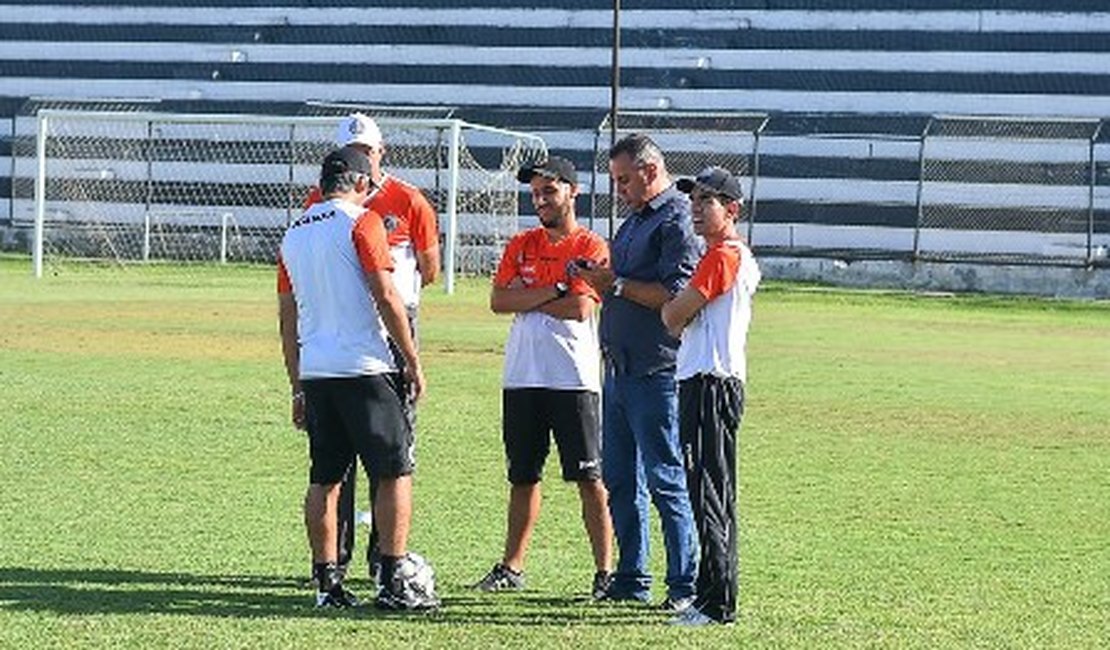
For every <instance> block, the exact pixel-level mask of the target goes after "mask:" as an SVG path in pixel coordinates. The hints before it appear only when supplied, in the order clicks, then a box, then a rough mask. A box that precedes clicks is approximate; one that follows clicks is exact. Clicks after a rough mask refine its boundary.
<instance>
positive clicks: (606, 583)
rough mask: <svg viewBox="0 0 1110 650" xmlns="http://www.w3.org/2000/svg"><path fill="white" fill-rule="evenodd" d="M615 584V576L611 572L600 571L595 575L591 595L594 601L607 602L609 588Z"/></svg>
mask: <svg viewBox="0 0 1110 650" xmlns="http://www.w3.org/2000/svg"><path fill="white" fill-rule="evenodd" d="M612 584H613V574H612V573H610V572H609V571H598V572H597V573H595V574H594V585H593V587H592V588H591V589H590V595H591V596H592V597H593V599H594V600H605V599H606V598H607V597H608V596H609V587H610V586H612Z"/></svg>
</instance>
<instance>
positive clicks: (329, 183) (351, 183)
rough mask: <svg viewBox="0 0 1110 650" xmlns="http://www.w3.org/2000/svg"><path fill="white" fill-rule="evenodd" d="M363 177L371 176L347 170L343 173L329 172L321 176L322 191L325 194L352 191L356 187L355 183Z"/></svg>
mask: <svg viewBox="0 0 1110 650" xmlns="http://www.w3.org/2000/svg"><path fill="white" fill-rule="evenodd" d="M363 177H365V178H369V177H368V176H366V174H362V173H359V172H355V171H346V172H343V173H341V174H328V175H327V176H323V177H321V178H320V192H321V193H322V194H323V195H324V196H327V195H329V194H341V193H344V192H350V191H352V190H354V189H355V185H357V184H358V179H360V178H363Z"/></svg>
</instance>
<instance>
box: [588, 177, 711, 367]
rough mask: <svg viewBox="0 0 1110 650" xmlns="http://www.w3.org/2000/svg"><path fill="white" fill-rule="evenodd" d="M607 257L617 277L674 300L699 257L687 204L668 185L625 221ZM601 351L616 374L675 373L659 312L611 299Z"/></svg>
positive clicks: (672, 341) (672, 343)
mask: <svg viewBox="0 0 1110 650" xmlns="http://www.w3.org/2000/svg"><path fill="white" fill-rule="evenodd" d="M609 256H610V261H611V264H612V267H613V272H614V273H616V274H617V276H618V277H622V278H627V279H629V280H636V281H639V282H659V283H662V285H663V286H664V287H666V288H667V289H668V290H669V291H670V292H671V293H672V294H675V293H678V292H679V291H681V290H682V289H683V288H685V287H686V284H687V283H688V282H689V281H690V276H692V275H693V274H694V268H695V267H696V266H697V263H698V258H699V257H700V256H701V240H700V239H699V238H698V237H697V236H696V235H694V226H693V221H692V220H691V216H690V200H689V198H688V197H687V196H686V195H685V194H683V193H682V192H679V191H678V190H677V189H675V187H674V186H673V185H672V186H670V187H668V188H667V189H666V190H664V191H663V192H661V193H660V194H659V195H658V196H656V197H655V198H653V199H652V200H651V201H649V202H648V204H647V205H645V206H644V207H643V209H642V210H640V211H639V212H634V213H632V214H631V215H629V216H628V218H626V219H625V220H624V223H623V224H621V227H620V228H619V229H617V234H616V236H615V237H614V238H613V241H612V243H611V244H610V253H609ZM601 350H602V352H603V353H604V355H605V361H606V363H607V364H608V367H609V369H610V370H611V371H612V372H615V373H617V374H630V375H634V376H644V375H648V374H652V373H656V372H660V371H667V372H674V369H675V356H676V354H677V351H678V339H676V338H674V337H672V336H671V335H670V334H668V333H667V328H666V327H664V326H663V320H662V318H660V316H659V311H658V310H656V309H648V308H647V307H644V306H643V305H640V304H639V303H636V302H633V301H631V300H626V299H625V298H619V297H616V296H613V294H612V293H609V294H608V295H606V296H605V301H604V303H602V306H601Z"/></svg>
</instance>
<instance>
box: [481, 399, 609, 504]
mask: <svg viewBox="0 0 1110 650" xmlns="http://www.w3.org/2000/svg"><path fill="white" fill-rule="evenodd" d="M501 403H502V416H501V438H502V440H503V441H504V443H505V457H506V459H507V461H508V465H509V482H510V483H512V484H513V485H531V484H533V483H537V482H539V480H540V477H541V476H542V474H543V465H544V461H545V460H547V453H548V451H549V450H550V448H551V434H552V433H553V434H554V435H555V444H556V446H557V447H558V449H559V460H560V461H561V463H562V466H563V480H565V481H587V480H593V479H600V478H601V420H600V418H599V417H598V395H597V393H594V392H590V391H587V390H555V389H550V388H511V389H505V390H504V391H503V392H502V393H501Z"/></svg>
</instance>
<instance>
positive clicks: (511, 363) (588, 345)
mask: <svg viewBox="0 0 1110 650" xmlns="http://www.w3.org/2000/svg"><path fill="white" fill-rule="evenodd" d="M599 350H600V347H599V345H598V340H597V321H596V318H595V317H593V316H591V317H590V318H587V319H586V320H584V321H578V320H573V319H567V320H563V319H560V318H555V317H554V316H548V315H547V314H544V313H542V312H538V311H529V312H522V313H519V314H516V315H515V316H514V317H513V325H512V327H511V328H510V329H509V340H508V341H507V342H506V343H505V370H504V374H503V376H502V385H503V386H504V387H505V388H552V389H556V390H582V389H585V390H588V391H593V392H595V393H596V392H600V391H601V378H600V374H601V373H600V369H601V353H600V351H599Z"/></svg>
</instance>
